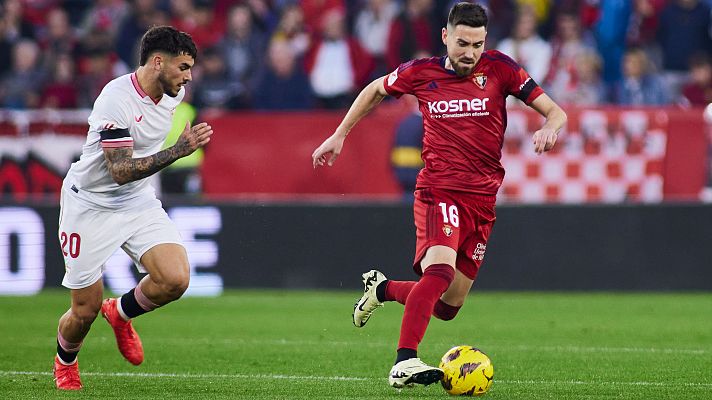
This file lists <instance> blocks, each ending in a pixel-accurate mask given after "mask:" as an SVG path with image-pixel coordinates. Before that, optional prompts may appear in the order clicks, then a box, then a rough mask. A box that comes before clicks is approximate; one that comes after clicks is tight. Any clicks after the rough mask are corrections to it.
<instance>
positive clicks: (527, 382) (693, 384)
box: [495, 379, 712, 389]
mask: <svg viewBox="0 0 712 400" xmlns="http://www.w3.org/2000/svg"><path fill="white" fill-rule="evenodd" d="M495 382H496V383H504V384H512V385H589V386H595V385H612V386H664V387H675V386H687V387H698V388H710V389H712V383H697V382H682V383H673V384H671V383H669V382H645V381H640V382H611V381H601V382H587V381H535V380H497V379H495Z"/></svg>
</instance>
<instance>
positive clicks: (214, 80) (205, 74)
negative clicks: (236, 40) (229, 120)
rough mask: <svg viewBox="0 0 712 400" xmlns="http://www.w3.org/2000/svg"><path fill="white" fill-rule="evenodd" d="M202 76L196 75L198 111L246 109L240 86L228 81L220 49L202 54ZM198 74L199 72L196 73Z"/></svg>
mask: <svg viewBox="0 0 712 400" xmlns="http://www.w3.org/2000/svg"><path fill="white" fill-rule="evenodd" d="M198 69H199V71H200V74H198V73H196V74H195V75H196V78H197V77H198V75H199V79H196V82H195V85H193V87H194V89H193V91H194V93H193V98H194V102H195V106H196V107H197V108H198V109H201V110H204V109H213V108H218V109H220V108H231V109H235V108H240V107H242V108H244V107H245V103H246V102H247V99H245V98H242V97H241V95H244V94H245V92H244V90H240V84H239V83H237V82H231V81H230V80H229V79H228V74H227V67H226V65H225V60H224V59H223V57H222V54H221V53H220V51H219V50H218V49H215V48H207V49H205V50H204V51H203V52H202V53H200V65H199V66H198ZM196 72H197V71H196Z"/></svg>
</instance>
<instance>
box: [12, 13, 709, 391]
mask: <svg viewBox="0 0 712 400" xmlns="http://www.w3.org/2000/svg"><path fill="white" fill-rule="evenodd" d="M451 3H452V2H451V1H445V0H443V1H435V0H353V1H344V0H300V1H298V0H291V1H290V0H242V1H240V0H215V1H204V0H133V1H124V0H98V1H90V0H0V336H2V337H3V340H2V341H0V397H1V398H3V399H23V400H24V399H28V398H46V399H54V398H57V397H62V396H64V395H65V394H64V393H57V391H56V389H55V388H54V384H53V382H52V379H51V372H50V369H51V357H52V353H53V350H54V343H55V339H56V337H55V335H54V333H55V332H56V321H57V317H58V316H59V315H61V313H62V312H64V311H65V310H66V307H67V305H68V301H69V297H68V295H67V290H66V289H63V288H61V287H60V286H59V285H60V282H61V278H62V274H63V265H62V258H61V249H60V246H59V241H58V239H57V219H58V211H59V208H58V195H57V193H58V191H59V188H60V185H61V181H62V178H63V177H64V175H65V173H66V170H67V169H68V168H69V165H70V164H71V162H72V161H73V160H75V159H76V158H77V157H78V155H79V154H80V152H81V146H82V144H83V142H84V140H85V135H86V129H87V126H86V118H87V116H88V114H89V111H90V109H91V105H92V102H93V100H94V98H95V97H96V96H97V94H98V93H99V91H100V90H101V88H102V87H103V85H104V84H105V83H106V82H108V81H109V80H110V79H112V78H113V77H115V76H117V75H120V74H123V73H126V72H128V71H131V70H132V69H134V68H135V66H136V45H137V43H138V39H139V38H140V36H141V35H142V34H143V32H144V31H145V30H146V28H147V27H148V26H150V25H151V24H158V23H160V24H163V23H170V24H173V25H175V26H177V27H179V28H181V29H183V30H185V31H188V32H190V33H191V34H192V35H193V37H194V38H195V39H196V41H197V42H198V46H199V58H198V62H197V64H196V67H195V69H194V81H193V82H192V83H191V84H190V85H188V97H187V99H186V100H187V102H186V103H184V105H183V106H182V107H181V109H179V110H178V111H177V113H176V115H177V117H176V121H175V123H174V125H176V126H182V125H184V121H185V120H186V119H194V120H195V121H203V120H205V121H209V122H210V123H211V124H212V125H213V127H214V129H215V132H216V133H215V135H214V136H213V141H211V143H210V145H209V146H208V147H207V148H206V149H205V151H204V152H203V154H202V155H201V154H198V155H196V156H194V157H191V158H189V159H187V160H181V162H179V163H176V165H174V166H172V167H171V168H169V169H166V170H164V171H163V172H162V174H161V177H160V178H156V179H154V184H155V185H156V187H160V193H161V198H162V200H163V202H164V205H165V207H166V209H167V211H168V213H169V214H170V216H171V218H172V219H173V221H175V223H176V225H177V226H178V228H179V229H180V230H181V233H182V235H183V237H184V239H185V244H186V247H187V249H188V253H189V257H190V263H191V267H192V269H193V270H192V277H191V285H190V288H189V291H188V293H187V294H188V295H189V296H187V297H186V298H184V299H181V301H179V302H176V303H175V304H171V305H170V306H169V307H166V308H165V309H161V310H160V311H159V312H156V313H153V314H151V315H150V316H147V317H146V318H143V317H142V318H139V319H137V320H136V321H135V325H136V326H137V329H138V330H139V333H140V334H141V337H142V340H143V342H144V345H145V349H146V355H147V359H146V362H145V363H144V364H143V365H142V366H140V367H139V368H136V367H134V366H131V365H128V364H127V363H126V362H125V361H124V360H123V359H122V358H121V356H120V355H119V354H118V353H117V352H116V346H115V343H114V338H113V334H112V332H111V330H110V329H109V328H108V327H107V326H106V324H104V323H103V322H102V321H98V322H97V323H96V324H94V326H93V327H92V331H91V332H90V336H89V337H88V339H87V341H86V345H85V346H84V347H83V349H82V354H81V356H80V358H81V364H82V379H83V382H84V384H85V388H84V389H83V393H79V394H76V393H72V394H66V395H67V396H69V395H77V396H80V397H92V398H136V399H156V398H192V399H223V398H224V399H257V398H266V399H290V400H291V399H302V398H303V399H310V400H311V399H327V398H328V399H342V400H343V399H351V398H353V399H363V398H379V399H380V398H395V397H398V398H402V396H403V395H406V396H407V397H408V398H411V397H412V398H416V397H417V398H421V397H428V398H432V397H438V396H441V397H442V396H445V394H444V392H443V391H442V390H441V389H440V388H439V387H437V386H436V385H432V386H430V387H427V388H421V389H423V390H416V391H412V392H409V393H408V392H407V393H401V392H396V391H393V390H392V388H389V387H388V386H387V385H386V384H385V373H386V372H387V369H388V367H389V362H390V361H391V360H392V357H393V347H394V343H395V340H396V338H397V336H398V330H399V327H400V317H401V314H402V308H401V307H398V306H392V305H390V304H389V305H387V306H386V307H384V308H383V309H382V310H379V311H378V315H376V316H375V318H373V319H372V321H371V322H369V325H368V327H367V328H366V329H355V328H353V326H351V323H350V322H349V319H350V318H349V317H350V315H349V314H350V313H351V306H352V304H353V300H354V299H355V298H356V297H357V296H358V295H359V294H358V291H359V290H360V282H359V278H360V276H359V275H360V273H361V272H363V271H364V270H366V269H370V268H371V267H374V266H375V267H378V268H380V269H381V270H383V271H384V272H385V273H386V274H387V275H388V276H390V277H392V278H396V279H413V278H414V277H415V276H414V275H413V273H412V272H411V268H410V263H411V261H412V253H413V249H414V245H415V243H414V227H413V223H412V209H411V204H410V201H412V198H411V196H410V195H409V193H408V190H407V189H406V190H404V189H403V186H402V185H404V186H407V185H408V184H409V183H408V179H409V177H412V174H413V172H414V171H415V170H417V168H418V167H419V163H418V157H417V154H418V153H417V151H418V149H417V148H416V146H417V145H416V143H417V142H418V138H419V135H420V132H419V131H418V129H417V128H414V126H416V127H417V125H418V123H417V120H418V115H417V114H415V113H414V112H413V105H412V103H411V101H412V100H409V99H407V98H406V99H402V100H400V101H394V100H392V99H391V100H389V101H387V102H384V103H383V104H382V105H381V106H380V107H379V108H378V109H376V110H375V112H374V113H373V114H372V115H370V116H369V117H367V118H366V119H364V120H363V121H362V123H361V124H360V125H359V126H358V127H357V128H356V129H355V131H354V132H353V134H352V135H350V137H349V140H348V141H347V146H346V149H345V152H344V153H343V154H342V155H341V157H340V159H339V161H338V163H337V164H336V165H335V166H334V167H332V168H324V169H318V170H314V169H313V168H312V166H311V160H310V155H311V153H312V151H313V150H314V148H315V147H316V146H317V145H318V144H319V143H320V142H321V141H322V140H323V139H324V138H325V137H326V136H327V135H329V134H330V133H331V132H332V130H333V129H334V128H335V127H336V125H337V124H338V122H339V120H340V119H341V118H342V116H343V114H344V113H345V108H344V107H345V106H346V105H348V103H349V101H350V100H351V99H352V98H353V96H354V95H355V94H356V93H357V91H358V89H360V88H361V87H362V86H363V84H364V83H365V82H367V81H368V79H370V78H373V77H376V76H379V75H380V74H385V73H387V72H390V70H392V69H393V68H395V65H397V63H398V62H400V61H402V60H406V59H409V58H411V57H419V56H425V55H440V54H443V52H444V49H443V46H442V45H440V44H439V41H438V39H437V37H438V36H439V29H440V26H441V25H442V23H443V21H444V19H445V13H446V10H447V9H448V8H449V6H450V4H451ZM482 3H483V4H486V5H487V7H488V8H489V9H490V12H491V17H492V18H491V23H490V26H489V30H488V32H489V35H488V47H489V48H503V49H507V52H508V53H509V54H511V55H512V56H514V57H515V58H517V59H518V61H519V62H520V63H522V64H524V65H525V67H526V68H527V70H529V72H530V73H531V74H532V76H534V79H536V80H537V82H539V83H540V84H541V85H542V86H543V87H544V88H545V89H546V90H547V93H549V94H550V95H551V96H552V97H553V98H554V99H555V100H556V101H557V102H559V103H560V104H561V105H562V106H563V107H564V108H565V110H566V111H567V113H568V115H569V124H568V126H567V128H566V129H565V131H564V132H562V134H561V135H560V138H559V140H560V141H559V143H558V145H557V147H556V148H555V150H554V151H553V152H551V153H548V154H545V155H543V156H535V155H534V153H533V151H532V145H531V142H530V139H529V138H530V135H531V133H532V132H533V131H534V129H536V127H537V126H538V125H539V124H540V123H541V119H540V117H539V116H538V115H536V114H534V113H532V112H531V111H530V110H528V109H527V108H526V107H522V106H521V104H517V103H516V102H512V103H511V104H509V106H510V109H509V124H508V129H507V133H506V136H505V143H504V148H503V162H504V165H505V168H506V169H507V176H506V177H505V182H504V186H503V187H502V189H501V190H500V194H499V196H498V216H499V219H498V221H497V223H496V225H495V228H494V231H493V234H492V237H491V240H490V246H488V251H487V255H486V257H485V263H484V266H483V269H482V272H481V274H480V277H479V279H478V281H477V282H476V283H475V287H474V289H473V291H472V296H470V298H468V300H467V303H466V305H465V307H463V309H462V310H461V312H460V314H459V315H458V318H456V319H455V320H453V321H448V322H443V321H439V320H433V321H432V322H431V324H430V327H429V329H428V333H427V335H426V337H425V340H424V342H423V345H422V346H421V349H420V350H419V355H420V356H421V357H422V358H423V359H424V360H427V361H428V362H437V360H438V359H439V357H440V356H441V355H442V354H443V353H444V352H445V351H446V350H447V349H449V348H450V347H452V346H453V345H456V344H464V343H466V344H472V345H477V346H478V347H480V348H482V349H483V350H485V351H486V352H487V354H489V356H490V357H491V358H492V360H493V361H494V365H495V371H496V373H495V384H494V387H493V389H492V391H491V392H490V393H489V394H488V395H487V398H493V399H507V400H512V399H593V398H608V399H610V398H619V399H620V398H624V399H641V400H642V399H645V400H648V399H675V400H677V399H681V398H684V399H709V398H710V397H711V396H710V392H711V391H712V381H711V379H712V378H711V377H712V375H711V374H710V371H712V361H711V360H712V358H710V357H709V355H710V354H712V319H710V318H709V316H710V315H712V296H710V290H712V272H711V271H712V270H711V269H710V268H709V262H710V260H712V254H710V253H712V247H711V246H709V244H708V242H709V238H710V237H712V224H710V222H709V221H711V220H712V208H711V207H710V201H712V190H711V189H710V186H711V185H710V172H709V171H710V159H709V149H710V137H712V135H710V131H709V127H708V125H707V123H708V121H706V120H705V112H704V110H705V107H706V105H707V104H709V103H710V102H711V101H712V66H710V61H709V56H710V54H712V45H711V44H710V42H711V41H710V17H709V16H710V8H709V4H710V1H709V0H701V1H697V0H635V1H628V0H622V1H619V0H610V1H609V0H585V1H584V0H581V1H576V0H488V1H483V2H482ZM404 10H406V12H405V13H403V11H404ZM518 10H521V11H518ZM534 33H536V35H534ZM344 35H346V36H344ZM537 35H538V36H537ZM510 36H513V37H514V39H515V40H509V41H508V40H507V38H508V37H510ZM324 37H328V38H329V39H328V40H327V41H326V42H328V43H327V44H328V46H325V45H324V44H325V42H324V41H322V38H324ZM327 47H329V48H331V49H332V50H334V49H336V50H338V51H339V54H340V56H336V57H323V58H320V57H319V52H320V51H321V50H320V49H323V48H327ZM324 60H325V62H322V61H324ZM414 121H415V123H413V122H414ZM170 137H172V138H173V140H174V139H175V131H174V132H173V134H172V135H171V136H170ZM170 140H171V139H169V141H168V143H167V145H169V144H170ZM414 154H416V156H415V157H413V155H414ZM75 244H76V243H75ZM68 245H69V246H71V245H72V243H71V241H70V243H68ZM138 279H139V276H137V274H136V273H135V269H134V268H133V266H132V265H131V262H130V261H129V259H128V258H127V257H126V256H125V255H124V254H123V253H122V252H121V251H118V252H117V253H116V254H115V255H114V256H112V257H111V259H110V260H109V261H108V262H107V265H106V274H105V285H106V287H107V288H108V289H109V291H111V292H113V293H114V294H121V293H123V292H124V291H125V290H127V289H129V288H132V287H133V286H134V285H135V284H136V282H137V280H138ZM108 294H109V293H107V295H108ZM72 397H76V396H72Z"/></svg>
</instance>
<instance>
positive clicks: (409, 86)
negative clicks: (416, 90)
mask: <svg viewBox="0 0 712 400" xmlns="http://www.w3.org/2000/svg"><path fill="white" fill-rule="evenodd" d="M412 66H413V61H409V62H407V63H403V64H401V65H399V66H398V68H396V70H395V71H393V72H391V73H390V74H389V75H388V76H387V77H386V79H384V80H383V87H384V88H385V89H386V92H388V94H390V95H391V96H394V97H395V98H400V97H401V96H403V95H404V94H413V79H412V76H413V74H412V70H413V69H412V68H411V67H412Z"/></svg>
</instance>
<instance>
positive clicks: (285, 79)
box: [254, 39, 314, 110]
mask: <svg viewBox="0 0 712 400" xmlns="http://www.w3.org/2000/svg"><path fill="white" fill-rule="evenodd" d="M313 105H314V96H313V95H312V91H311V87H310V86H309V78H308V77H307V75H306V74H305V73H304V71H303V70H302V68H301V64H299V63H298V62H297V57H296V54H294V51H293V50H292V48H291V47H290V45H289V43H288V42H287V41H286V40H279V39H276V40H272V42H271V43H270V46H269V50H268V54H267V68H266V69H265V72H264V73H263V74H262V76H261V79H260V83H259V84H258V86H257V90H256V91H255V102H254V108H257V109H261V110H300V109H309V108H312V107H313Z"/></svg>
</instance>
